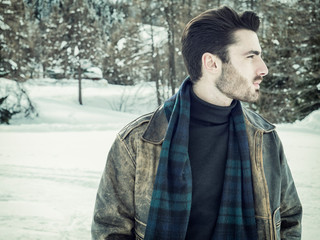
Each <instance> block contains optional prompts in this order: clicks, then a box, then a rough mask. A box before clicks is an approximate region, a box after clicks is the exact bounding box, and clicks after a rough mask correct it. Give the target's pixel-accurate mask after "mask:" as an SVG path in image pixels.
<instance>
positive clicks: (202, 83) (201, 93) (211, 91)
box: [192, 79, 232, 107]
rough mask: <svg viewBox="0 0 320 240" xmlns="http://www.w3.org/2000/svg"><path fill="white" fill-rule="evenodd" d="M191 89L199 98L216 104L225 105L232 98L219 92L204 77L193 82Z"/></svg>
mask: <svg viewBox="0 0 320 240" xmlns="http://www.w3.org/2000/svg"><path fill="white" fill-rule="evenodd" d="M192 89H193V92H194V93H195V94H196V95H197V96H198V97H199V98H200V99H202V100H203V101H205V102H208V103H210V104H213V105H216V106H221V107H227V106H230V104H231V102H232V99H231V98H228V97H227V96H226V95H224V94H223V93H222V92H220V91H219V89H217V88H216V86H215V85H214V83H213V82H209V81H208V80H205V79H200V80H199V81H197V82H196V83H195V84H193V86H192Z"/></svg>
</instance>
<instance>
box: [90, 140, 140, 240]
mask: <svg viewBox="0 0 320 240" xmlns="http://www.w3.org/2000/svg"><path fill="white" fill-rule="evenodd" d="M134 179H135V165H134V161H133V159H132V158H131V156H130V153H129V152H128V150H127V148H126V146H125V144H124V143H123V141H122V140H121V139H120V137H119V136H117V138H116V140H115V142H114V143H113V145H112V147H111V149H110V151H109V154H108V158H107V163H106V167H105V169H104V172H103V174H102V177H101V181H100V185H99V188H98V193H97V197H96V203H95V209H94V216H93V222H92V226H91V236H92V239H94V240H96V239H99V240H102V239H121V240H122V239H134V237H133V228H134V196H133V195H134Z"/></svg>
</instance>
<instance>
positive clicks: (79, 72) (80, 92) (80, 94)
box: [78, 64, 82, 105]
mask: <svg viewBox="0 0 320 240" xmlns="http://www.w3.org/2000/svg"><path fill="white" fill-rule="evenodd" d="M81 80H82V79H81V66H80V64H79V66H78V89H79V104H80V105H82V87H81Z"/></svg>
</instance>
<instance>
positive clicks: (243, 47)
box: [216, 29, 268, 102]
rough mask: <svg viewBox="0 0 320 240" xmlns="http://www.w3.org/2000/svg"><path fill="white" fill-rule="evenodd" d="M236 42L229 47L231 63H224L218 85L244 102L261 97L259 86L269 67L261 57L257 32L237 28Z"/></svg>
mask: <svg viewBox="0 0 320 240" xmlns="http://www.w3.org/2000/svg"><path fill="white" fill-rule="evenodd" d="M234 37H235V39H236V43H235V44H232V45H230V47H229V48H228V53H229V59H230V61H229V63H224V64H223V65H222V72H221V76H220V78H219V79H218V80H217V82H216V87H217V88H218V89H219V91H220V92H222V93H223V94H224V95H226V96H227V97H228V98H231V99H237V100H240V101H244V102H255V101H257V100H258V99H259V88H260V83H261V81H262V78H263V76H265V75H267V74H268V68H267V66H266V65H265V63H264V61H263V60H262V58H261V47H260V44H259V40H258V37H257V35H256V33H255V32H253V31H250V30H244V29H241V30H237V31H236V32H234Z"/></svg>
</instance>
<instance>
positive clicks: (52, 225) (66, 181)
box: [0, 79, 320, 240]
mask: <svg viewBox="0 0 320 240" xmlns="http://www.w3.org/2000/svg"><path fill="white" fill-rule="evenodd" d="M22 86H23V87H24V88H25V89H26V91H27V92H28V94H29V96H30V99H31V100H32V101H33V103H34V105H35V107H36V109H37V111H38V113H39V117H38V118H35V119H25V118H15V119H13V120H12V124H11V125H0V233H1V234H0V239H26V240H29V239H30V240H33V239H65V240H73V239H83V240H85V239H90V224H91V220H92V214H93V207H94V201H95V195H96V191H97V187H98V184H99V180H100V176H101V173H102V170H103V168H104V166H105V160H106V155H107V153H108V150H109V148H110V146H111V144H112V142H113V140H114V137H115V134H116V133H117V131H119V129H120V128H122V127H123V126H124V125H125V124H127V123H128V122H129V121H131V120H133V119H134V118H136V117H137V116H138V115H140V114H143V113H147V112H150V111H152V110H153V109H154V108H155V107H156V101H155V88H154V86H153V84H152V83H147V84H141V85H138V86H132V87H123V86H115V85H111V84H108V83H107V82H106V81H105V80H101V81H83V103H84V105H82V106H81V105H79V104H78V101H77V93H78V88H77V81H75V80H63V81H54V80H52V79H41V80H30V81H28V82H26V83H24V84H22ZM277 129H278V133H279V135H280V138H281V139H282V142H283V145H284V149H285V153H286V155H287V158H288V163H289V165H290V167H291V170H292V174H293V177H294V179H295V183H296V186H297V189H298V193H299V195H300V198H301V201H302V203H303V207H304V217H303V239H306V240H308V239H317V237H318V226H317V225H316V224H315V223H316V222H318V221H319V215H320V201H319V199H320V176H319V172H320V158H319V156H320V148H319V146H320V111H319V110H318V111H315V112H313V113H312V114H310V115H309V116H308V117H307V118H306V119H304V120H303V121H298V122H296V123H294V124H282V125H278V126H277Z"/></svg>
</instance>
